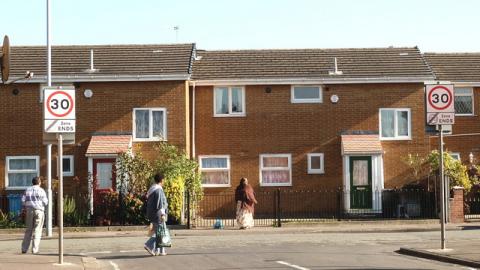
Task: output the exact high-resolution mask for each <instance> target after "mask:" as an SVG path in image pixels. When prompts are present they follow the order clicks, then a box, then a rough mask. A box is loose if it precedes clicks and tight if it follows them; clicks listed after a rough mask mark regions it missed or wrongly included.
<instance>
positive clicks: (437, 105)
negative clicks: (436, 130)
mask: <svg viewBox="0 0 480 270" xmlns="http://www.w3.org/2000/svg"><path fill="white" fill-rule="evenodd" d="M453 91H454V90H453V85H451V84H429V85H426V86H425V95H426V103H427V104H426V105H427V123H428V124H429V125H451V124H453V123H455V101H454V99H455V94H454V92H453Z"/></svg>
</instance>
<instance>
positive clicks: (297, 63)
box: [193, 47, 433, 81]
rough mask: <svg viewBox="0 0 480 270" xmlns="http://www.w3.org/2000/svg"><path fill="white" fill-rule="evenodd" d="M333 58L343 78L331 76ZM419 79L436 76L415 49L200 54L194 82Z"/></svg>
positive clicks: (294, 50)
mask: <svg viewBox="0 0 480 270" xmlns="http://www.w3.org/2000/svg"><path fill="white" fill-rule="evenodd" d="M198 56H200V57H201V58H200V57H198ZM199 58H200V59H199ZM334 58H337V64H338V70H340V71H342V73H343V74H342V75H329V71H334V70H335V65H334ZM198 59H199V60H198ZM420 77H421V78H425V77H427V78H430V79H433V74H432V72H431V70H430V69H429V67H428V65H427V64H426V63H425V61H424V59H423V57H422V55H421V53H420V51H419V49H418V48H416V47H415V48H371V49H370V48H367V49H293V50H238V51H197V60H196V61H194V64H193V79H195V80H225V79H268V78H270V79H275V78H319V79H329V78H335V79H339V78H340V79H354V78H360V79H362V78H363V79H366V78H420ZM420 81H421V80H420Z"/></svg>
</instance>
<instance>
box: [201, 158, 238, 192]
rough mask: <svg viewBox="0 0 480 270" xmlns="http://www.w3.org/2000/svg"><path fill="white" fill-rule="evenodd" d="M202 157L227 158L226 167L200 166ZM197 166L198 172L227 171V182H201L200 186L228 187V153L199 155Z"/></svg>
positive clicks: (229, 182) (229, 184)
mask: <svg viewBox="0 0 480 270" xmlns="http://www.w3.org/2000/svg"><path fill="white" fill-rule="evenodd" d="M204 158H226V159H227V168H202V159H204ZM198 167H199V170H200V174H201V173H202V172H218V171H222V172H223V171H228V184H202V187H230V186H231V179H230V168H231V167H230V156H229V155H201V156H198Z"/></svg>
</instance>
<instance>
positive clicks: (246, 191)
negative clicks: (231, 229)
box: [235, 178, 257, 229]
mask: <svg viewBox="0 0 480 270" xmlns="http://www.w3.org/2000/svg"><path fill="white" fill-rule="evenodd" d="M235 201H236V202H237V212H236V217H237V224H238V225H239V226H240V229H250V228H252V227H253V225H254V221H253V214H254V210H255V204H257V200H256V199H255V192H254V191H253V188H252V186H250V185H249V184H248V180H247V178H242V179H240V184H239V185H238V186H237V188H236V190H235Z"/></svg>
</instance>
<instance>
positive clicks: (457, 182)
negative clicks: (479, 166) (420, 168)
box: [427, 150, 472, 191]
mask: <svg viewBox="0 0 480 270" xmlns="http://www.w3.org/2000/svg"><path fill="white" fill-rule="evenodd" d="M427 161H428V163H429V164H430V173H431V174H433V173H437V172H438V170H439V168H440V153H439V152H438V151H437V150H434V151H432V152H431V153H430V154H429V155H428V158H427ZM443 164H444V172H445V175H446V176H448V177H449V178H450V184H451V185H454V186H461V187H463V188H465V190H466V191H469V190H470V189H471V188H472V183H471V181H470V178H469V177H468V173H467V166H465V165H463V164H462V162H460V161H459V160H456V159H454V158H452V156H450V154H448V153H447V152H444V153H443Z"/></svg>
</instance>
